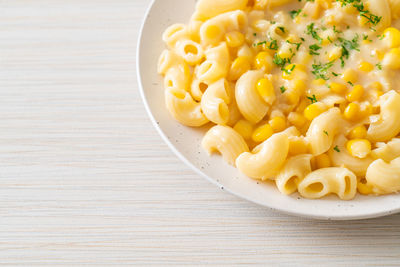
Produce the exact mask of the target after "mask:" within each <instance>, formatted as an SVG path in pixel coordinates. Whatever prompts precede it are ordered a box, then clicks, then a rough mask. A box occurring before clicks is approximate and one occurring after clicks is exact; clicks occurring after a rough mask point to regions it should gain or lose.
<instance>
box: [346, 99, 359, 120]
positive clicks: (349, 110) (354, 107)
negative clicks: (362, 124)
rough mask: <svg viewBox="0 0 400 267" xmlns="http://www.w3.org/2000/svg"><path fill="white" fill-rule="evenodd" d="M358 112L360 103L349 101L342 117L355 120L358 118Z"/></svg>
mask: <svg viewBox="0 0 400 267" xmlns="http://www.w3.org/2000/svg"><path fill="white" fill-rule="evenodd" d="M359 112H360V105H358V104H357V103H350V104H349V105H348V106H347V107H346V109H345V110H344V114H343V115H344V117H345V118H346V119H347V120H350V121H352V120H356V119H357V118H358V113H359Z"/></svg>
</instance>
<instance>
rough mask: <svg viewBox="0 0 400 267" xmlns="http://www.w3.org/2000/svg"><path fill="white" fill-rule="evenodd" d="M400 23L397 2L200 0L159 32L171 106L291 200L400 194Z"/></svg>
mask: <svg viewBox="0 0 400 267" xmlns="http://www.w3.org/2000/svg"><path fill="white" fill-rule="evenodd" d="M399 23H400V0H365V1H364V0H354V1H347V0H335V1H333V0H329V1H322V0H315V1H295V0H255V1H249V0H198V2H197V4H196V11H195V13H194V14H193V15H192V17H191V20H190V22H189V24H188V25H186V24H173V25H172V26H170V27H168V28H167V29H166V31H165V32H164V33H163V35H162V39H163V41H164V42H165V44H166V46H167V47H168V49H166V50H164V51H163V52H162V54H161V56H160V58H159V61H158V66H157V71H158V73H159V74H161V75H163V76H164V87H165V102H166V107H167V109H168V111H169V113H170V114H171V115H172V117H173V118H174V119H176V120H177V121H178V122H180V123H182V124H184V125H186V126H190V127H200V126H203V125H205V124H207V123H210V126H211V124H212V126H211V128H210V130H209V131H208V132H207V133H206V134H205V136H204V138H203V141H202V145H203V148H204V149H205V150H207V151H208V152H209V153H210V154H211V153H212V152H215V151H216V152H219V153H220V154H222V156H223V158H224V159H225V161H227V162H228V163H230V164H232V165H236V167H237V168H238V170H239V171H240V172H242V173H243V174H245V175H247V176H248V177H251V178H254V179H259V180H262V181H265V180H268V179H272V180H274V181H275V184H276V186H277V188H278V190H279V191H280V192H281V193H283V194H286V195H290V194H292V193H294V192H296V191H298V192H299V194H300V195H301V196H303V197H305V198H311V199H315V198H322V197H324V196H326V195H328V194H331V193H333V194H336V195H337V196H338V197H339V198H340V199H343V200H350V199H352V198H354V197H355V195H356V191H357V185H358V190H359V191H360V193H363V194H364V193H366V191H365V190H364V189H365V188H368V190H370V191H369V192H373V193H375V194H390V193H395V192H398V191H400V94H399V92H400V89H398V88H396V86H397V84H398V77H399V75H400V30H399V29H397V28H396V25H400V24H399ZM365 181H366V184H365Z"/></svg>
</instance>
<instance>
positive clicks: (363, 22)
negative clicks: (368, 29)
mask: <svg viewBox="0 0 400 267" xmlns="http://www.w3.org/2000/svg"><path fill="white" fill-rule="evenodd" d="M357 20H358V25H360V26H365V25H367V23H368V22H369V20H368V19H367V18H365V17H364V16H357Z"/></svg>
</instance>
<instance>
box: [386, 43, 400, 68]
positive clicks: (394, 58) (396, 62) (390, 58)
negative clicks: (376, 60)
mask: <svg viewBox="0 0 400 267" xmlns="http://www.w3.org/2000/svg"><path fill="white" fill-rule="evenodd" d="M383 65H385V66H387V67H389V68H391V69H394V70H397V69H400V48H392V49H391V50H390V51H389V53H387V54H386V55H385V57H384V58H383Z"/></svg>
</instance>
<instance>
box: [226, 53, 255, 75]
mask: <svg viewBox="0 0 400 267" xmlns="http://www.w3.org/2000/svg"><path fill="white" fill-rule="evenodd" d="M250 68H251V65H250V61H249V60H248V58H247V57H238V58H236V59H235V60H234V61H233V62H232V65H231V69H230V71H229V76H228V78H229V80H231V81H236V80H238V79H239V78H240V76H242V75H243V74H244V73H245V72H247V71H248V70H250Z"/></svg>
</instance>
